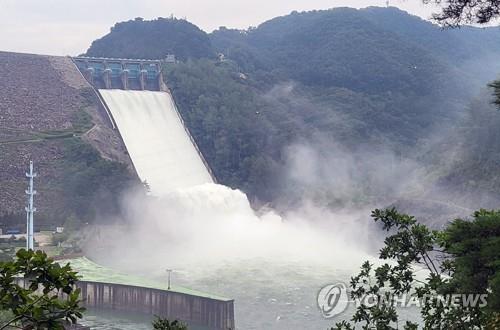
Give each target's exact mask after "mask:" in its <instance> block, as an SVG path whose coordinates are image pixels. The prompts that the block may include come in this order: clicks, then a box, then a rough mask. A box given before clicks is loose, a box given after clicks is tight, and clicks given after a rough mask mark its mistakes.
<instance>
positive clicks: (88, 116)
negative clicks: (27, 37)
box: [0, 52, 130, 215]
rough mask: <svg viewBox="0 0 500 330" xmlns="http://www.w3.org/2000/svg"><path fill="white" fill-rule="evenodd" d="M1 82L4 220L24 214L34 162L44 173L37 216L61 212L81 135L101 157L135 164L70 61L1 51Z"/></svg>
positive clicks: (0, 172) (0, 153) (0, 174)
mask: <svg viewBox="0 0 500 330" xmlns="http://www.w3.org/2000/svg"><path fill="white" fill-rule="evenodd" d="M0 77H1V79H0V215H1V214H5V213H7V212H19V211H22V210H23V209H24V204H25V194H24V189H25V186H26V181H25V177H24V172H25V169H26V167H27V166H28V163H29V160H30V159H32V160H33V161H34V163H35V167H36V171H37V172H38V174H39V177H38V178H37V180H36V184H37V187H36V189H37V190H38V195H37V197H36V198H37V207H38V211H39V212H40V213H44V214H50V210H52V209H57V204H58V203H59V201H60V200H61V198H60V197H61V194H63V193H64V191H63V190H64V188H63V187H61V186H60V185H58V183H60V176H61V166H64V165H63V159H62V158H63V154H62V150H63V146H64V143H65V140H66V139H68V138H71V137H75V136H79V137H81V138H82V139H83V140H85V141H88V142H90V144H92V145H93V146H94V147H95V148H96V149H97V150H98V151H99V152H100V154H101V156H102V157H104V158H107V159H111V160H117V161H120V162H123V163H126V164H127V165H130V160H129V158H128V156H127V154H126V151H125V150H126V149H125V147H124V145H123V143H122V141H121V139H120V137H119V135H118V133H117V132H116V131H114V130H113V129H111V126H110V125H109V122H108V119H107V116H106V114H105V113H103V110H102V108H101V105H100V103H99V101H98V99H97V98H96V96H95V94H94V93H93V91H92V89H91V88H90V85H89V84H88V83H87V82H86V81H85V79H84V78H83V77H82V76H81V75H80V73H79V71H78V70H77V69H76V67H75V66H74V65H73V63H72V61H71V59H70V58H69V57H55V56H41V55H31V54H18V53H8V52H0ZM98 141H101V142H98ZM102 141H105V143H103V142H102Z"/></svg>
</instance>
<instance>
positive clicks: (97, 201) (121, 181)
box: [60, 138, 138, 222]
mask: <svg viewBox="0 0 500 330" xmlns="http://www.w3.org/2000/svg"><path fill="white" fill-rule="evenodd" d="M60 166H61V171H63V173H64V176H63V179H62V182H60V185H61V187H64V191H65V192H66V195H65V198H64V200H63V203H64V211H63V210H60V212H61V214H62V215H64V216H65V217H67V218H68V217H69V216H71V215H75V216H76V217H77V218H78V219H81V220H82V221H87V222H90V221H92V220H94V219H95V216H96V214H97V213H99V214H101V215H106V214H117V213H118V212H119V208H120V200H121V198H122V194H123V193H124V192H125V191H126V190H127V189H129V188H131V187H133V186H134V185H135V184H137V181H138V180H137V179H136V178H135V177H133V176H132V175H131V174H130V172H129V171H128V169H127V167H126V165H124V164H122V163H118V162H114V161H110V160H107V159H104V158H102V157H101V155H100V154H99V152H98V151H97V150H96V149H94V148H93V147H92V146H91V145H90V144H88V143H85V142H84V141H82V140H81V139H78V138H75V139H70V140H67V141H66V142H65V151H64V158H63V163H62V164H60Z"/></svg>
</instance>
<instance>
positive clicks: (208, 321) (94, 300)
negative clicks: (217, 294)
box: [77, 281, 235, 330]
mask: <svg viewBox="0 0 500 330" xmlns="http://www.w3.org/2000/svg"><path fill="white" fill-rule="evenodd" d="M77 286H78V287H79V288H80V289H81V291H82V299H83V300H84V304H85V306H88V307H95V308H107V309H113V310H121V311H131V312H140V313H145V314H151V315H158V316H161V317H166V318H169V319H178V320H183V321H187V322H192V323H194V324H198V325H201V326H206V327H209V328H213V329H224V330H228V329H234V328H235V324H234V302H233V301H232V300H228V301H224V300H216V299H211V298H206V297H200V296H195V295H188V294H184V293H178V292H174V291H166V290H158V289H150V288H143V287H136V286H128V285H121V284H111V283H97V282H86V281H80V282H78V284H77Z"/></svg>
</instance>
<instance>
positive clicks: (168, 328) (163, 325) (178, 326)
mask: <svg viewBox="0 0 500 330" xmlns="http://www.w3.org/2000/svg"><path fill="white" fill-rule="evenodd" d="M153 329H155V330H188V327H187V326H186V325H185V324H184V323H182V322H179V321H177V320H174V321H169V320H167V319H164V318H161V317H157V318H156V320H154V321H153Z"/></svg>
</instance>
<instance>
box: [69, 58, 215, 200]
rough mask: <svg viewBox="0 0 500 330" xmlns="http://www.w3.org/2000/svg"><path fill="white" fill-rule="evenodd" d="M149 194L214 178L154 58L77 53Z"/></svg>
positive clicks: (84, 74) (75, 59) (78, 63)
mask: <svg viewBox="0 0 500 330" xmlns="http://www.w3.org/2000/svg"><path fill="white" fill-rule="evenodd" d="M73 61H74V63H75V64H76V66H77V67H78V69H79V70H80V71H81V73H82V74H83V76H84V77H85V78H86V79H87V80H88V82H89V83H90V84H92V85H93V87H94V88H95V89H96V91H97V93H98V94H99V96H100V98H101V100H102V101H103V103H104V106H105V108H106V110H107V111H108V115H109V117H110V118H111V119H112V122H113V124H114V125H115V126H116V128H117V129H118V131H119V133H120V135H121V137H122V139H123V142H124V143H125V146H126V148H127V152H128V154H129V156H130V158H131V161H132V163H133V165H134V168H135V171H136V173H137V175H138V176H139V178H140V179H141V181H142V182H144V183H145V184H146V185H147V186H148V188H149V190H150V192H151V193H152V194H153V195H156V196H161V195H164V194H166V193H168V192H171V191H174V190H177V189H182V188H189V187H193V186H197V185H200V184H204V183H213V182H215V181H216V180H215V177H214V175H213V173H212V172H211V170H210V167H209V166H208V164H207V162H206V161H205V159H204V157H203V155H202V154H201V152H200V151H199V149H198V147H197V146H196V143H195V141H194V139H193V138H192V136H191V134H190V133H189V130H188V129H187V128H186V126H185V124H184V122H183V120H182V117H181V115H180V114H179V112H178V110H177V107H176V104H175V101H174V99H173V97H172V95H171V93H170V92H169V91H168V88H167V87H166V85H165V83H164V82H163V78H162V77H163V76H162V70H161V67H162V64H161V62H160V61H154V60H134V59H109V58H89V57H78V58H74V59H73Z"/></svg>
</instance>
